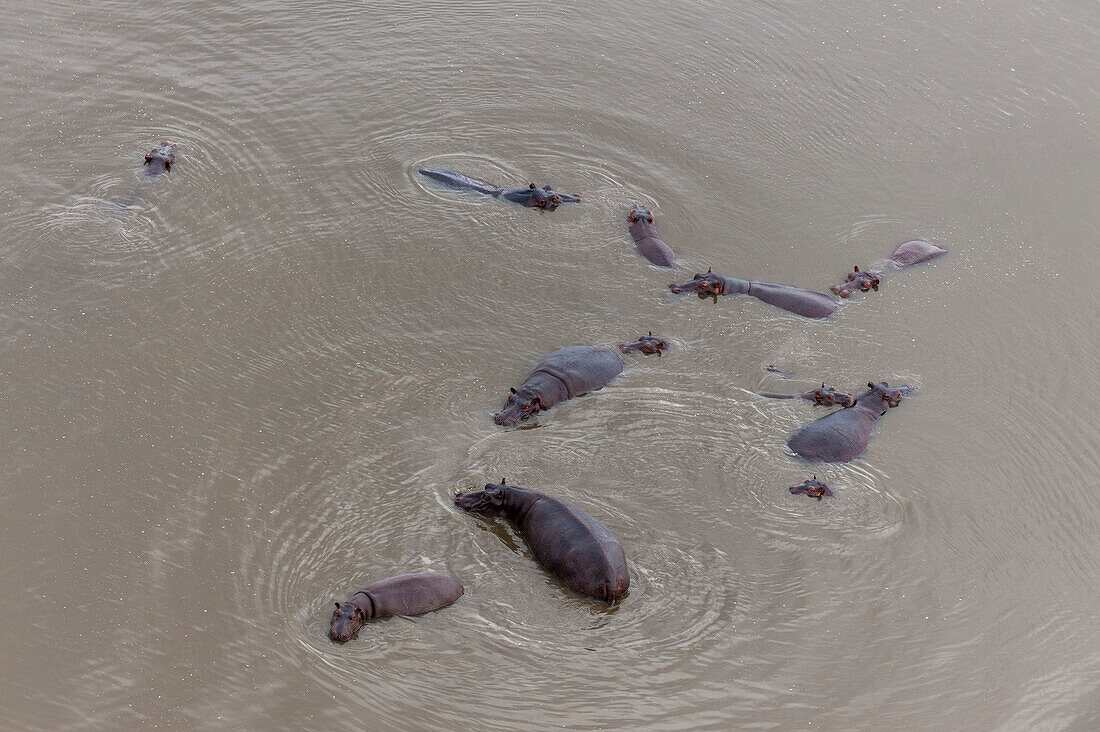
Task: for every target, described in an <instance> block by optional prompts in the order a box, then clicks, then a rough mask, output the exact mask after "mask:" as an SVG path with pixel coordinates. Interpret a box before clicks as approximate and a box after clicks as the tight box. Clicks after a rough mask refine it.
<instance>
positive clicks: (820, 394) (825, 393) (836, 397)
mask: <svg viewBox="0 0 1100 732" xmlns="http://www.w3.org/2000/svg"><path fill="white" fill-rule="evenodd" d="M760 396H762V397H768V398H769V399H805V400H806V401H809V402H813V403H814V404H817V405H820V406H825V407H831V406H833V405H840V406H842V407H850V406H852V405H854V404H855V403H856V398H855V397H854V396H852V395H851V394H848V393H846V392H843V391H837V390H836V389H834V388H832V387H831V386H825V384H824V383H823V384H822V385H821V387H820V388H818V389H810V390H809V391H804V392H802V393H801V394H773V393H771V392H761V393H760Z"/></svg>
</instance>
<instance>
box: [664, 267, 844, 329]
mask: <svg viewBox="0 0 1100 732" xmlns="http://www.w3.org/2000/svg"><path fill="white" fill-rule="evenodd" d="M668 289H670V290H672V291H673V292H675V293H677V294H680V293H687V292H694V293H697V294H698V295H699V297H700V298H702V299H705V298H708V297H713V298H714V299H715V301H717V300H718V296H719V295H749V296H750V297H755V298H756V299H757V300H760V301H761V302H765V303H767V304H768V305H771V306H772V307H777V308H779V309H781V310H786V311H787V312H789V313H794V314H795V315H801V316H802V317H804V318H814V319H820V318H827V317H829V316H830V315H832V314H833V313H835V312H836V309H837V306H838V303H837V301H836V300H834V299H833V298H831V297H829V296H828V295H826V294H825V293H824V292H814V291H813V290H804V289H802V288H801V287H792V286H790V285H773V284H771V283H768V282H749V281H747V280H739V279H736V278H734V277H723V276H722V275H717V274H714V273H713V272H711V271H710V270H707V272H706V273H705V274H697V275H695V279H693V280H692V281H691V282H685V283H684V284H682V285H677V284H671V285H669V286H668Z"/></svg>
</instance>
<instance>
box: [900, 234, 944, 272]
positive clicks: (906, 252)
mask: <svg viewBox="0 0 1100 732" xmlns="http://www.w3.org/2000/svg"><path fill="white" fill-rule="evenodd" d="M944 254H947V250H946V249H942V248H940V247H938V246H936V245H935V244H933V243H932V242H929V241H925V240H924V239H914V240H913V241H907V242H905V243H904V244H900V245H899V246H898V248H897V249H895V250H894V253H893V254H891V255H890V259H889V260H887V264H890V265H892V266H893V267H894V268H896V269H905V268H906V267H912V266H913V265H916V264H924V263H925V262H931V261H932V260H933V259H936V258H937V257H941V256H943V255H944Z"/></svg>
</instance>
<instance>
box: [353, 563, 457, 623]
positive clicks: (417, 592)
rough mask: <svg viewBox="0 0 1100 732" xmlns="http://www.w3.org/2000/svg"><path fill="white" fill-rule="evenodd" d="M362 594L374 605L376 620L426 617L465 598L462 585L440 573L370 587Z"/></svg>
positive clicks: (383, 582)
mask: <svg viewBox="0 0 1100 732" xmlns="http://www.w3.org/2000/svg"><path fill="white" fill-rule="evenodd" d="M362 592H365V593H366V594H368V595H369V596H370V598H371V601H372V602H373V603H374V617H376V618H384V617H388V616H390V615H422V614H423V613H427V612H431V611H432V610H438V609H439V608H441V607H446V606H448V605H450V604H452V603H453V602H454V601H455V600H457V599H458V598H459V597H461V596H462V593H463V588H462V584H461V583H460V582H459V581H458V580H456V579H454V578H452V577H448V576H447V575H445V574H439V573H438V572H417V573H415V574H403V575H401V576H400V577H390V578H389V579H384V580H381V581H380V582H375V583H373V584H370V585H367V586H366V587H364V588H363V590H362Z"/></svg>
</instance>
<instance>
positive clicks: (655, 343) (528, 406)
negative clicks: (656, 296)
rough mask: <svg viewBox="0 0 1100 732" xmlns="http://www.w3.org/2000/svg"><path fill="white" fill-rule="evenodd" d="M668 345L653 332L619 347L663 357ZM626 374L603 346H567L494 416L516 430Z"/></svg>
mask: <svg viewBox="0 0 1100 732" xmlns="http://www.w3.org/2000/svg"><path fill="white" fill-rule="evenodd" d="M668 347H669V346H668V342H667V341H664V340H662V339H660V338H657V337H656V336H654V335H653V334H652V333H650V334H649V335H648V336H643V337H641V338H639V339H638V340H637V341H634V342H633V343H621V344H619V351H620V352H621V353H643V354H647V355H648V354H653V353H656V354H657V355H658V356H660V355H661V352H662V351H665V350H668ZM622 372H623V361H622V359H621V358H619V356H618V354H616V353H615V352H614V351H612V350H611V349H610V348H605V347H603V346H567V347H565V348H559V349H558V350H556V351H554V352H553V353H550V354H549V355H547V356H546V357H545V358H544V359H542V360H541V361H539V363H538V365H537V366H535V370H534V371H532V372H531V374H530V376H528V377H527V378H526V379H525V380H524V381H523V384H522V386H520V387H519V388H518V389H516V388H512V389H510V392H511V393H510V394H509V395H508V399H507V400H506V401H505V402H504V407H503V408H501V410H500V411H499V412H497V413H496V414H494V415H493V421H494V422H495V423H497V424H499V425H501V426H503V427H515V426H516V425H517V424H519V423H520V421H521V420H524V419H527V418H528V417H530V416H532V415H534V414H538V413H539V412H541V411H543V410H546V409H549V408H550V407H552V406H554V405H555V404H557V403H559V402H564V401H567V400H569V399H572V398H573V397H576V396H581V395H582V394H587V393H588V392H590V391H596V390H597V389H601V388H603V387H604V386H606V385H607V384H608V382H610V381H611V380H612V379H614V378H615V377H616V376H618V375H619V374H621V373H622Z"/></svg>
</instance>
